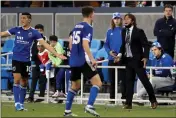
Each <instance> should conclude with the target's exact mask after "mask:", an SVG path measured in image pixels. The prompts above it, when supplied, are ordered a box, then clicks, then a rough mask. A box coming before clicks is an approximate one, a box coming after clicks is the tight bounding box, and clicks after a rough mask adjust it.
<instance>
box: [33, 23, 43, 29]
mask: <svg viewBox="0 0 176 118" xmlns="http://www.w3.org/2000/svg"><path fill="white" fill-rule="evenodd" d="M35 29H42V30H44V26H43V25H42V24H37V25H36V26H35Z"/></svg>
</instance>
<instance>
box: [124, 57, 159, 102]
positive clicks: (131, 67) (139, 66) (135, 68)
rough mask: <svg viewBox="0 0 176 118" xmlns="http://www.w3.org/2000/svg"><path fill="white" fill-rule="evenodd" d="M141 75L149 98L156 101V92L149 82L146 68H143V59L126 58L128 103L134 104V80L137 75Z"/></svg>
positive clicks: (140, 77)
mask: <svg viewBox="0 0 176 118" xmlns="http://www.w3.org/2000/svg"><path fill="white" fill-rule="evenodd" d="M136 74H137V76H138V77H139V79H140V81H141V82H142V84H143V86H144V88H145V89H146V91H147V93H148V95H149V100H150V102H151V103H153V102H156V97H155V94H154V90H153V87H152V85H151V83H150V82H149V79H148V77H147V75H146V70H145V68H143V62H142V61H141V60H135V59H134V58H127V59H126V84H127V86H126V104H127V105H132V98H133V93H134V82H135V77H136Z"/></svg>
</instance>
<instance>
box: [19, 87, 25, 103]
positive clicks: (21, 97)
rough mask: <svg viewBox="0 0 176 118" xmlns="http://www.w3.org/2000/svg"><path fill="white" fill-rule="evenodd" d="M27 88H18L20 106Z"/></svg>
mask: <svg viewBox="0 0 176 118" xmlns="http://www.w3.org/2000/svg"><path fill="white" fill-rule="evenodd" d="M26 89H27V87H23V86H20V104H24V100H25V97H26Z"/></svg>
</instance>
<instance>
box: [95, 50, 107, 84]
mask: <svg viewBox="0 0 176 118" xmlns="http://www.w3.org/2000/svg"><path fill="white" fill-rule="evenodd" d="M102 57H103V58H104V59H107V58H108V54H107V52H106V51H105V48H104V47H103V48H102V49H100V50H99V51H98V52H97V54H96V56H95V59H99V58H102ZM102 66H108V62H103V63H102ZM101 70H102V74H103V78H104V81H105V82H109V79H108V78H109V73H108V68H102V69H101Z"/></svg>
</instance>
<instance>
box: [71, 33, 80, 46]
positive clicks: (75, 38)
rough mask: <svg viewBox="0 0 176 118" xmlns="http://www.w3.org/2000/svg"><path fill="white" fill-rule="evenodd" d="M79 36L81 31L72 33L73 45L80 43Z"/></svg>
mask: <svg viewBox="0 0 176 118" xmlns="http://www.w3.org/2000/svg"><path fill="white" fill-rule="evenodd" d="M80 34H81V31H74V32H73V38H72V39H73V41H72V43H73V44H78V43H79V42H80Z"/></svg>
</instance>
